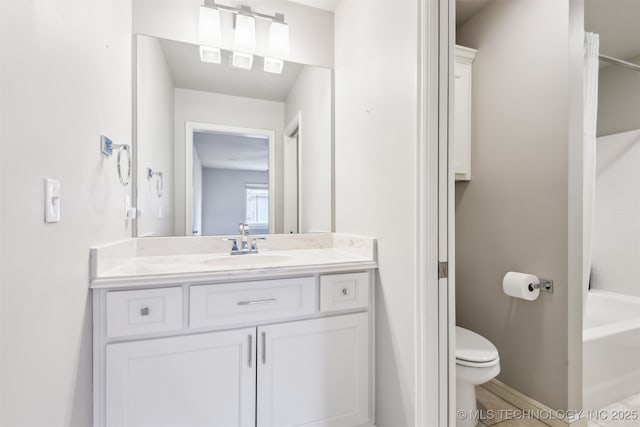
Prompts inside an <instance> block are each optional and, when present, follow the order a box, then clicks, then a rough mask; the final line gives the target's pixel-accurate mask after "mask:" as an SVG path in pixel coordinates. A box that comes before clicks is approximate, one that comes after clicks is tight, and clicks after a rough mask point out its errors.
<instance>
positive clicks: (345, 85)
mask: <svg viewBox="0 0 640 427" xmlns="http://www.w3.org/2000/svg"><path fill="white" fill-rule="evenodd" d="M417 6H418V2H417V1H414V0H395V1H390V0H374V1H372V0H349V1H341V2H340V3H339V4H338V7H337V9H336V13H335V29H336V34H335V39H336V46H335V48H336V58H335V188H336V195H335V199H336V212H335V217H336V231H337V232H341V233H354V234H360V235H365V236H372V237H375V238H377V239H378V265H379V271H378V275H377V281H376V425H377V426H379V427H386V426H392V427H400V426H411V425H413V423H414V410H415V394H414V381H415V380H416V378H415V369H414V364H415V360H414V359H415V358H414V353H415V348H414V331H415V329H414V314H415V310H414V306H415V302H414V296H415V290H416V286H417V283H416V277H415V272H416V260H415V259H414V257H413V256H412V254H413V253H412V249H411V248H415V247H416V238H417V236H416V230H417V219H416V215H415V212H416V209H417V207H416V203H417V202H416V201H417V188H416V182H417V171H416V156H417V145H418V144H417V121H416V118H417V106H418V85H417V69H418V64H417V53H418V45H417V43H418V31H417V27H418V25H417V24H418V22H417V16H418V9H417ZM434 351H435V350H434Z"/></svg>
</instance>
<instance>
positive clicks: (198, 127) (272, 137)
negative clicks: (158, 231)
mask: <svg viewBox="0 0 640 427" xmlns="http://www.w3.org/2000/svg"><path fill="white" fill-rule="evenodd" d="M194 132H208V133H219V134H226V135H237V136H245V137H259V138H265V137H266V138H268V139H269V233H274V232H275V219H276V215H275V214H276V204H275V199H276V194H275V188H276V185H275V171H276V150H275V142H276V133H275V131H273V130H269V129H254V128H245V127H239V126H227V125H221V124H215V123H200V122H186V123H185V139H184V140H185V152H184V159H185V167H184V170H185V177H184V179H185V181H184V187H185V191H184V194H185V201H184V202H185V209H184V216H185V221H184V222H185V229H184V235H185V236H191V235H192V230H193V182H192V180H193V133H194Z"/></svg>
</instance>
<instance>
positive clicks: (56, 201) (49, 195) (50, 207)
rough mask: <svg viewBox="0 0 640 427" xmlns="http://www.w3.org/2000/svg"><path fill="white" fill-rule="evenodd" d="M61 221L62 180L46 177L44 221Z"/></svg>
mask: <svg viewBox="0 0 640 427" xmlns="http://www.w3.org/2000/svg"><path fill="white" fill-rule="evenodd" d="M58 221H60V181H58V180H56V179H51V178H45V179H44V222H58Z"/></svg>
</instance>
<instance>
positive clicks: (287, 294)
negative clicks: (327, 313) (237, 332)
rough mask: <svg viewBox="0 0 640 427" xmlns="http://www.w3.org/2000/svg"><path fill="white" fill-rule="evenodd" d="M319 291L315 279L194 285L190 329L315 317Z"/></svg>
mask: <svg viewBox="0 0 640 427" xmlns="http://www.w3.org/2000/svg"><path fill="white" fill-rule="evenodd" d="M315 289H316V286H315V279H314V278H313V277H303V278H299V279H283V280H263V281H258V282H243V283H229V284H221V285H200V286H192V287H191V290H190V295H189V304H190V312H189V326H190V327H192V328H200V327H204V326H217V325H231V324H239V323H247V322H259V321H263V320H268V319H276V318H282V317H287V316H302V315H307V314H312V313H315V312H316V306H317V302H316V300H317V298H316V291H315Z"/></svg>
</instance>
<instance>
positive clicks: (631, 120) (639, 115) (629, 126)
mask: <svg viewBox="0 0 640 427" xmlns="http://www.w3.org/2000/svg"><path fill="white" fill-rule="evenodd" d="M630 62H634V63H636V64H640V56H638V57H636V58H633V59H631V60H630ZM634 129H640V72H637V71H633V70H629V69H626V68H623V67H619V66H614V65H609V66H606V67H603V68H600V76H599V79H598V127H597V133H598V136H603V135H611V134H614V133H620V132H626V131H630V130H634Z"/></svg>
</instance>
